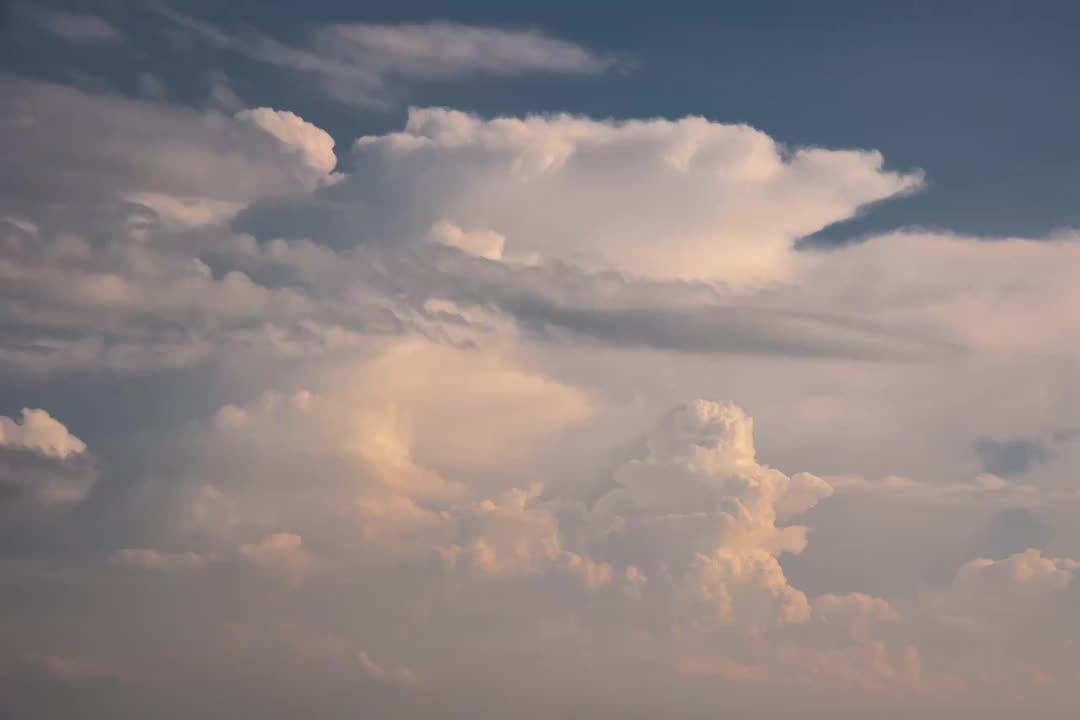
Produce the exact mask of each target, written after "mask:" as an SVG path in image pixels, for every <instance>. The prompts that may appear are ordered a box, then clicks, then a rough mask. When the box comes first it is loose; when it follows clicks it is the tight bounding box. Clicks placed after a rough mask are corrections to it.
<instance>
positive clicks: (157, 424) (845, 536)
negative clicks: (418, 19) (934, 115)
mask: <svg viewBox="0 0 1080 720" xmlns="http://www.w3.org/2000/svg"><path fill="white" fill-rule="evenodd" d="M173 21H174V22H175V23H177V24H178V27H183V28H186V30H187V32H189V33H194V34H195V35H196V36H198V37H201V38H202V39H203V41H205V42H209V43H211V44H214V45H216V46H218V47H220V48H224V49H230V50H235V51H237V52H241V53H244V54H247V55H249V56H251V57H254V58H256V59H258V60H261V61H263V62H266V63H269V64H272V65H278V66H286V67H290V68H292V69H294V70H297V71H300V72H309V73H314V74H315V76H316V77H318V78H320V80H321V81H322V82H325V83H327V84H328V85H332V86H333V87H335V88H337V90H338V91H342V92H345V91H354V90H358V89H359V90H362V91H363V92H366V93H369V94H370V95H371V97H378V98H381V97H383V92H382V91H383V85H382V84H383V83H384V82H390V80H391V79H392V78H398V77H405V78H414V79H440V78H445V77H447V76H461V75H464V74H468V73H480V74H484V73H487V74H508V73H520V72H534V71H535V72H541V71H542V72H561V73H589V72H598V71H600V70H603V69H604V68H606V67H607V66H608V64H609V63H608V61H607V60H605V59H603V58H600V57H599V56H596V55H594V54H592V53H589V52H587V51H585V50H583V49H581V48H578V47H576V46H574V45H572V44H569V43H563V42H561V41H557V40H553V39H551V38H548V37H546V36H540V35H536V34H530V33H519V32H510V31H495V30H491V29H478V28H470V27H463V26H453V25H416V26H378V25H364V26H334V27H326V28H322V29H320V30H318V31H317V32H315V33H314V34H312V35H310V36H309V37H307V40H305V43H306V44H303V45H296V46H287V45H284V44H282V43H278V42H276V41H273V42H271V40H270V39H269V38H266V37H262V38H261V39H260V37H259V36H258V35H257V34H256V35H253V36H250V37H249V36H245V37H244V38H239V37H234V36H232V35H230V34H228V33H227V32H225V31H223V30H220V29H217V28H212V27H208V26H201V25H199V24H198V23H197V21H192V20H191V19H185V18H181V17H179V16H174V17H173ZM372 58H376V59H378V60H379V62H378V63H375V64H374V65H372V64H371V63H370V62H369V61H370V60H371V59H372ZM492 58H495V60H493V59H492ZM380 63H381V64H380ZM365 73H366V75H365ZM0 89H3V90H4V93H3V95H4V100H3V101H2V102H3V105H2V109H3V112H2V115H0V123H2V124H3V129H4V132H3V133H2V134H0V149H2V151H3V153H4V157H5V158H6V159H7V160H8V163H7V167H8V169H9V171H10V172H8V173H7V174H5V176H4V179H3V180H0V370H2V372H0V399H3V401H4V403H6V405H5V406H4V407H2V408H0V411H2V413H0V415H2V416H0V565H2V566H3V572H2V573H0V608H2V609H3V614H2V615H0V617H2V618H3V620H0V638H3V642H0V696H2V697H13V698H15V700H14V702H15V705H14V707H16V708H18V709H23V708H32V707H34V706H35V704H40V703H41V702H42V701H43V699H45V698H48V699H49V700H50V701H51V702H52V705H50V707H51V708H55V716H67V715H71V714H72V713H74V712H75V711H76V709H77V710H78V711H79V712H81V713H82V714H83V715H86V716H89V717H145V716H146V715H147V714H154V715H155V716H160V717H172V716H177V717H180V716H184V717H186V716H188V715H189V714H190V713H193V712H195V713H204V714H207V715H210V716H215V715H222V714H230V715H235V716H248V715H253V714H259V715H260V716H266V717H294V716H295V715H297V714H311V715H318V716H320V717H323V716H337V715H341V716H350V717H352V716H356V715H357V714H360V715H372V716H374V715H393V716H396V717H432V716H435V715H438V716H440V717H445V716H450V717H506V716H508V715H513V716H515V717H534V716H535V717H537V718H540V717H545V718H547V717H553V716H556V717H597V716H600V717H604V716H620V717H687V718H692V717H699V716H700V717H712V716H715V714H716V712H717V711H718V708H723V711H724V712H725V713H727V714H728V715H729V716H731V717H762V716H766V717H795V716H798V717H813V718H825V717H828V718H844V717H849V718H856V717H867V716H868V715H872V716H880V717H896V718H901V717H979V718H993V717H1002V718H1004V717H1014V716H1015V715H1016V714H1017V713H1019V712H1021V711H1026V712H1029V713H1031V712H1035V713H1036V714H1038V715H1039V716H1040V717H1046V718H1056V717H1060V718H1066V717H1072V716H1073V714H1074V713H1072V712H1070V709H1071V708H1075V706H1076V704H1077V703H1078V702H1080V697H1078V696H1077V690H1076V688H1077V687H1078V685H1077V682H1076V681H1077V680H1078V679H1080V677H1078V676H1077V671H1076V668H1077V667H1080V657H1077V648H1078V647H1080V644H1078V642H1077V641H1080V638H1077V637H1076V632H1075V631H1074V628H1075V627H1078V626H1080V623H1078V622H1077V619H1078V618H1077V617H1076V612H1077V608H1078V607H1080V602H1078V600H1080V597H1078V595H1077V593H1078V588H1080V585H1078V583H1077V575H1078V573H1080V560H1078V559H1080V532H1078V531H1077V528H1076V523H1075V522H1074V521H1073V519H1074V516H1075V512H1076V510H1077V508H1078V507H1080V494H1078V492H1077V489H1076V485H1075V478H1074V475H1075V472H1074V470H1075V467H1077V462H1078V461H1080V443H1078V442H1077V440H1076V438H1077V437H1078V436H1077V429H1078V428H1080V415H1078V414H1077V411H1076V408H1077V407H1080V404H1078V401H1080V377H1078V375H1077V371H1076V367H1077V366H1076V354H1077V351H1078V350H1080V344H1078V342H1077V340H1078V338H1080V335H1078V330H1080V328H1078V327H1077V320H1076V318H1077V317H1080V313H1077V312H1076V310H1077V307H1076V304H1077V299H1078V297H1080V296H1077V291H1076V288H1077V287H1080V283H1078V282H1077V278H1076V275H1077V269H1076V268H1078V267H1080V264H1078V263H1077V262H1076V260H1077V258H1076V257H1075V255H1076V253H1077V252H1078V251H1077V247H1078V246H1077V244H1076V241H1075V235H1074V234H1073V233H1070V232H1063V233H1062V234H1060V235H1059V236H1055V237H1054V238H1049V239H1039V238H1008V239H987V238H977V237H962V236H957V235H954V234H950V233H947V232H943V231H942V232H928V231H916V230H900V231H897V232H893V233H887V234H882V235H879V236H875V237H871V238H867V239H866V240H865V241H863V242H861V243H858V244H854V245H851V246H847V247H843V248H835V249H831V250H815V251H804V250H799V249H797V247H796V245H797V241H798V240H799V239H800V238H801V237H804V236H806V235H808V234H811V233H813V232H816V231H817V230H819V229H821V228H822V227H825V226H827V225H830V224H832V223H835V222H839V221H842V220H846V219H849V218H851V217H853V216H854V215H856V214H857V213H859V212H862V211H864V210H866V208H867V206H869V205H872V204H873V203H876V202H880V201H884V200H887V199H889V198H893V197H896V196H898V195H901V194H903V193H907V192H912V191H914V190H916V189H919V188H921V186H922V176H921V173H920V172H918V171H917V170H908V171H894V170H890V169H887V167H886V165H885V162H884V159H883V158H882V157H881V155H880V154H878V153H877V152H875V151H872V150H830V149H825V148H789V147H786V146H784V145H782V144H781V143H780V142H779V141H778V140H775V139H773V138H771V137H769V136H768V135H766V134H765V133H763V132H761V131H759V130H755V129H753V128H750V127H746V126H739V125H725V124H721V123H716V122H712V121H709V120H707V119H704V118H698V117H689V118H683V119H675V120H668V119H657V118H654V119H643V120H618V121H615V120H596V119H590V118H585V117H579V116H569V115H533V116H527V117H495V118H483V117H480V116H477V115H474V114H470V113H464V112H458V111H456V110H452V109H447V108H427V109H413V110H411V111H410V112H409V115H408V118H407V119H406V120H405V124H404V126H403V127H402V128H401V129H400V130H398V131H396V132H388V133H384V134H379V135H365V136H362V137H360V138H359V139H358V140H356V141H355V142H353V143H352V144H351V145H343V144H338V143H335V139H334V138H333V137H332V136H331V135H330V134H329V133H327V132H326V131H324V130H323V129H321V128H320V127H318V125H317V124H315V123H313V122H311V120H310V119H306V118H303V117H301V116H300V115H297V114H295V113H293V112H290V111H288V110H286V109H283V108H270V107H254V108H241V107H231V106H234V105H235V104H236V103H237V102H238V98H236V97H235V96H228V97H226V94H225V93H224V92H222V93H219V95H221V96H222V97H221V98H220V100H221V102H220V103H219V106H225V105H229V106H230V109H229V112H227V113H226V112H224V111H221V110H200V109H192V108H185V107H179V106H176V105H171V104H168V103H165V102H163V101H161V100H155V101H147V100H133V99H130V98H124V97H120V96H115V95H106V94H100V93H93V92H89V91H83V90H75V89H72V88H69V87H64V86H59V85H52V84H45V83H40V82H35V81H30V80H25V79H20V78H14V77H6V78H3V79H0ZM350 89H351V90H350ZM341 147H349V148H351V149H350V150H349V151H348V152H346V153H342V151H341V149H340V148H341ZM339 155H348V158H347V159H345V158H344V157H343V158H341V159H342V164H343V165H344V169H342V168H340V167H339V162H338V161H339ZM688 398H691V399H690V400H688ZM693 398H703V399H693ZM752 418H753V419H752ZM755 420H756V423H755ZM804 469H808V470H810V471H812V472H803V470H804ZM75 630H77V632H76V631H75ZM181 700H183V702H181ZM173 708H176V709H175V710H174V709H173ZM27 712H28V713H29V710H27ZM170 713H172V714H171V715H170Z"/></svg>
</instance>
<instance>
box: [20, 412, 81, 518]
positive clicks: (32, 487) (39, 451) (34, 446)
mask: <svg viewBox="0 0 1080 720" xmlns="http://www.w3.org/2000/svg"><path fill="white" fill-rule="evenodd" d="M96 478H97V473H96V472H95V470H94V466H93V461H92V459H91V457H90V454H89V452H87V449H86V443H84V442H83V441H82V440H80V439H79V438H77V437H75V436H74V435H73V434H71V432H69V431H68V429H67V428H66V427H65V426H64V424H63V423H61V422H60V421H59V420H57V419H55V418H53V417H52V416H51V415H49V413H47V412H46V411H44V410H40V409H32V408H23V410H22V413H21V416H20V418H19V419H14V418H8V417H0V498H2V497H4V496H12V497H15V498H19V497H24V496H26V497H30V498H31V499H33V500H34V501H36V502H40V503H43V504H46V505H53V504H67V503H75V502H79V501H81V500H83V499H85V498H86V496H87V494H88V493H89V492H90V488H91V487H92V486H93V484H94V481H95V480H96Z"/></svg>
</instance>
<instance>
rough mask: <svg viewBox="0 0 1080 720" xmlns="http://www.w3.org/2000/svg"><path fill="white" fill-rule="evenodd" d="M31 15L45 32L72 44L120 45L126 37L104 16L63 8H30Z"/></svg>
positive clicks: (125, 40)
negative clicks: (69, 10)
mask: <svg viewBox="0 0 1080 720" xmlns="http://www.w3.org/2000/svg"><path fill="white" fill-rule="evenodd" d="M31 17H33V19H34V20H35V21H36V22H37V24H38V25H39V26H40V27H41V28H42V29H44V30H45V31H46V32H48V33H50V34H52V35H54V36H56V37H57V38H59V39H61V40H63V41H65V42H68V43H71V44H73V45H120V44H123V43H125V42H127V38H126V37H125V36H124V33H122V32H121V31H120V30H119V29H117V28H116V27H115V26H114V25H111V24H110V23H109V22H107V21H106V20H105V19H104V18H101V17H99V16H98V15H93V14H91V13H82V12H68V11H64V10H37V9H35V10H32V11H31Z"/></svg>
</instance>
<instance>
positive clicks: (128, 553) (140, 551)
mask: <svg viewBox="0 0 1080 720" xmlns="http://www.w3.org/2000/svg"><path fill="white" fill-rule="evenodd" d="M111 560H112V561H113V562H114V563H116V564H118V565H123V566H125V567H129V568H133V569H136V570H144V571H147V572H183V571H188V570H199V569H201V568H204V567H206V565H207V563H208V560H207V558H204V557H202V556H201V555H199V554H197V553H194V552H191V551H186V552H181V553H163V552H159V551H157V550H153V549H150V548H124V549H122V550H117V551H116V552H114V553H113V554H112V557H111Z"/></svg>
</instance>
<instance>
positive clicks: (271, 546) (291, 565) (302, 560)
mask: <svg viewBox="0 0 1080 720" xmlns="http://www.w3.org/2000/svg"><path fill="white" fill-rule="evenodd" d="M240 555H241V556H242V557H244V558H246V559H247V560H250V561H251V562H252V563H254V564H255V565H256V566H258V567H259V568H260V569H263V570H265V571H266V572H268V573H270V574H272V575H276V576H278V577H280V578H281V579H282V580H284V581H285V582H287V583H288V584H290V585H299V584H300V583H302V582H303V581H304V580H305V579H306V578H307V577H308V576H310V575H311V574H312V573H315V572H318V571H319V570H321V569H323V567H324V565H323V563H322V562H321V561H320V560H318V559H317V558H315V557H313V556H312V555H311V554H310V553H308V552H307V550H305V549H304V541H303V539H302V538H301V537H300V536H299V535H297V534H295V533H287V532H282V533H274V534H273V535H267V536H266V537H264V538H263V539H262V540H260V541H259V542H257V543H247V544H244V545H241V546H240Z"/></svg>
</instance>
